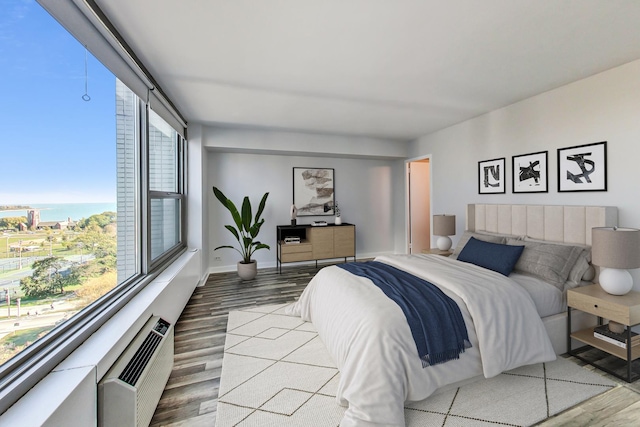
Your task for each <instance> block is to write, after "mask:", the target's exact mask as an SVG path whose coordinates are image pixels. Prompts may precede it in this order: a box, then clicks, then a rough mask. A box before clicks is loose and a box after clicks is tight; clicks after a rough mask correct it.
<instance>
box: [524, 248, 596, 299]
mask: <svg viewBox="0 0 640 427" xmlns="http://www.w3.org/2000/svg"><path fill="white" fill-rule="evenodd" d="M524 240H525V241H527V242H536V243H545V244H554V245H564V246H576V247H578V248H581V249H582V252H581V253H580V255H578V259H577V260H576V263H575V264H574V265H573V268H572V269H571V271H570V272H569V277H567V281H568V282H570V284H569V286H570V287H572V288H573V287H576V286H578V285H580V282H582V281H583V280H585V281H591V280H593V279H594V277H595V269H594V268H593V266H592V265H591V246H588V245H580V244H577V243H562V242H547V241H544V240H536V239H532V238H531V237H528V236H526V237H525V238H524Z"/></svg>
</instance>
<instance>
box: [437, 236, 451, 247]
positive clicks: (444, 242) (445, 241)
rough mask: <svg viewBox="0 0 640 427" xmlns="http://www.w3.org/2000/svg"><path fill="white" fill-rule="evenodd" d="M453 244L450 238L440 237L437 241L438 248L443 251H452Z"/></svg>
mask: <svg viewBox="0 0 640 427" xmlns="http://www.w3.org/2000/svg"><path fill="white" fill-rule="evenodd" d="M452 243H453V242H452V241H451V238H450V237H449V236H440V237H438V240H437V241H436V246H437V247H438V249H440V250H441V251H448V250H449V249H451V244H452Z"/></svg>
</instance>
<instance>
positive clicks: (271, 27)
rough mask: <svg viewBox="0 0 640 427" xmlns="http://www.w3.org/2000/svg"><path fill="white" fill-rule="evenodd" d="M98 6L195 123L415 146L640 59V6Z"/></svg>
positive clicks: (125, 2) (463, 0)
mask: <svg viewBox="0 0 640 427" xmlns="http://www.w3.org/2000/svg"><path fill="white" fill-rule="evenodd" d="M96 3H97V4H98V5H99V6H100V7H101V8H102V10H103V11H104V12H105V14H106V15H107V17H108V18H109V19H110V20H111V22H112V23H113V24H114V25H115V27H116V28H117V29H118V31H119V32H120V33H121V35H122V36H123V38H124V39H125V40H126V41H127V43H128V44H129V45H130V46H131V48H132V49H133V50H134V51H135V53H136V55H137V56H138V57H139V58H140V59H141V60H142V62H143V63H144V65H145V66H146V67H147V68H148V69H149V71H150V72H151V74H152V75H153V77H154V78H155V79H156V80H157V82H158V83H159V85H160V87H161V88H162V89H163V90H164V91H165V93H166V94H167V95H168V96H169V98H170V99H171V100H172V101H173V102H174V104H175V105H176V106H177V108H178V109H179V110H180V112H181V113H182V114H183V115H184V116H185V118H186V119H187V121H188V122H191V123H192V122H197V123H202V124H213V125H215V124H219V125H220V124H222V125H233V126H257V127H268V128H278V129H292V130H300V131H310V132H323V133H337V134H347V135H367V136H373V137H381V138H390V139H398V140H411V139H414V138H417V137H419V136H421V135H425V134H428V133H431V132H433V131H436V130H439V129H442V128H445V127H447V126H450V125H453V124H455V123H459V122H462V121H464V120H467V119H469V118H472V117H475V116H478V115H480V114H483V113H486V112H488V111H492V110H495V109H497V108H500V107H503V106H506V105H509V104H512V103H514V102H517V101H519V100H522V99H525V98H528V97H531V96H533V95H536V94H539V93H542V92H545V91H548V90H550V89H553V88H556V87H559V86H562V85H565V84H567V83H570V82H573V81H576V80H579V79H582V78H584V77H587V76H590V75H593V74H596V73H599V72H601V71H604V70H607V69H610V68H613V67H616V66H618V65H621V64H624V63H627V62H630V61H633V60H635V59H638V58H640V1H639V0H269V1H267V0H181V1H170V0H135V1H132V0H96ZM639 77H640V76H639Z"/></svg>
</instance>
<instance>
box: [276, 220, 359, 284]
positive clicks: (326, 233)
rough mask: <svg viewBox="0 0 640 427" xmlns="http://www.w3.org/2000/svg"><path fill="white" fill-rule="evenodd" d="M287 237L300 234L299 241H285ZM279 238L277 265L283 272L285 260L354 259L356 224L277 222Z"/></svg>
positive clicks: (277, 236) (277, 237) (277, 235)
mask: <svg viewBox="0 0 640 427" xmlns="http://www.w3.org/2000/svg"><path fill="white" fill-rule="evenodd" d="M286 237H299V238H300V243H285V238H286ZM276 239H277V241H278V254H277V264H278V271H280V272H281V271H282V264H283V263H287V262H299V261H315V262H316V267H317V266H318V260H322V259H332V258H344V260H345V262H346V261H347V258H350V257H353V260H354V261H355V259H356V226H355V225H353V224H347V223H342V225H334V224H328V225H326V226H312V225H308V224H304V225H278V226H277V227H276Z"/></svg>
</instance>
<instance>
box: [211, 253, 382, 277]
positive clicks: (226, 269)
mask: <svg viewBox="0 0 640 427" xmlns="http://www.w3.org/2000/svg"><path fill="white" fill-rule="evenodd" d="M393 253H394V252H369V253H364V254H356V260H358V261H359V260H364V259H373V258H375V257H377V256H381V255H392V254H393ZM341 259H343V258H331V259H319V260H318V267H321V266H324V265H325V264H326V265H329V264H334V263H335V262H339V261H340V260H341ZM347 261H353V258H351V257H349V258H347ZM315 264H316V262H315V261H300V262H288V263H286V264H282V266H283V267H295V266H303V265H315ZM277 266H278V265H277V262H276V261H260V260H259V261H258V271H259V270H262V269H266V268H276V267H277ZM236 269H237V266H236V264H233V265H222V266H219V267H212V266H209V269H208V272H207V274H216V273H230V272H234V271H236Z"/></svg>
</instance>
